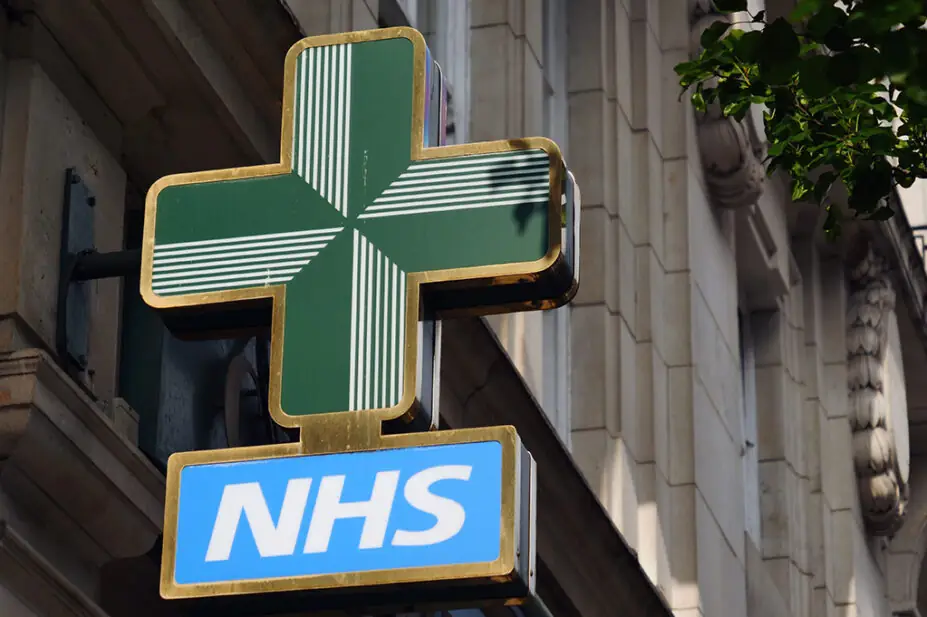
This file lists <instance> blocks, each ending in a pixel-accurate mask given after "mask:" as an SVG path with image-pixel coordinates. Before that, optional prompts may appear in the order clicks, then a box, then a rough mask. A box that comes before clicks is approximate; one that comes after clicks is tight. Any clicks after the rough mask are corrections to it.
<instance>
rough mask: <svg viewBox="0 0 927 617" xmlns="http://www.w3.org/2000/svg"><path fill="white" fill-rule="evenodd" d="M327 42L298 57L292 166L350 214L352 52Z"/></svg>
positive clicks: (328, 198)
mask: <svg viewBox="0 0 927 617" xmlns="http://www.w3.org/2000/svg"><path fill="white" fill-rule="evenodd" d="M352 48H353V46H352V45H350V44H347V45H329V46H326V47H313V48H310V49H306V50H305V51H303V52H302V53H301V54H300V55H299V58H298V59H297V61H296V93H295V97H296V100H295V104H294V122H293V169H294V171H295V172H296V173H297V174H299V176H300V177H302V178H303V180H305V181H306V182H307V183H308V184H309V185H310V186H311V187H312V188H314V189H315V190H316V191H318V192H319V194H320V195H321V196H322V197H323V198H325V199H326V200H327V201H328V202H329V203H331V204H332V205H333V206H334V207H335V209H337V210H338V211H339V212H341V214H342V215H344V216H347V215H348V162H349V156H350V145H351V114H350V110H351V50H352Z"/></svg>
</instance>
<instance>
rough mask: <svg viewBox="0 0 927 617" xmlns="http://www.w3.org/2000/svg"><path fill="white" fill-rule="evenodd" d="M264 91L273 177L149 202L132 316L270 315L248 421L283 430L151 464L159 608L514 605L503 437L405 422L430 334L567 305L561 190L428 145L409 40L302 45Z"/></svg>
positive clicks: (562, 184)
mask: <svg viewBox="0 0 927 617" xmlns="http://www.w3.org/2000/svg"><path fill="white" fill-rule="evenodd" d="M284 76H285V78H284V89H283V111H284V113H283V122H282V131H281V153H280V162H279V163H276V164H272V165H262V166H256V167H246V168H238V169H225V170H218V171H209V172H198V173H188V174H181V175H175V176H168V177H166V178H162V179H161V180H159V181H158V182H156V183H155V184H154V185H153V186H152V188H151V189H150V190H149V192H148V196H147V202H146V207H145V230H144V237H143V245H142V271H141V293H142V296H143V298H144V299H145V301H146V302H147V303H148V304H149V305H151V306H153V307H155V308H157V309H160V310H161V312H162V315H164V317H165V322H166V324H167V325H168V326H169V327H171V328H172V329H174V330H175V331H177V332H178V334H190V333H191V332H192V333H193V334H194V335H197V336H209V335H216V334H219V335H223V336H225V335H227V334H228V333H229V332H230V331H231V332H232V333H234V332H236V331H239V330H245V329H247V328H251V327H254V326H262V325H263V326H266V324H265V323H262V322H261V319H264V318H265V317H266V310H267V307H268V306H270V307H271V316H270V321H271V323H270V331H271V337H270V338H271V341H270V342H271V345H270V347H271V354H270V355H271V357H270V366H269V371H268V375H269V383H268V397H267V407H268V410H269V412H270V414H271V415H272V417H273V419H274V420H275V421H276V422H277V423H278V424H280V425H282V426H286V427H294V428H299V439H298V441H297V440H295V439H294V440H293V441H287V442H284V443H273V444H265V445H258V446H251V447H247V448H240V447H230V448H226V449H217V450H199V451H190V452H177V453H174V454H172V455H171V456H170V458H169V459H168V465H167V474H166V476H167V486H166V497H165V507H164V542H163V550H162V554H161V563H162V566H161V594H162V596H164V597H165V598H170V599H187V600H191V601H196V602H199V601H204V602H213V601H215V602H219V600H217V598H221V597H224V596H236V598H235V602H234V603H233V604H222V605H217V606H213V607H212V608H211V609H210V610H212V611H213V612H216V613H217V614H219V613H221V614H228V615H232V614H233V612H230V611H232V609H235V610H236V611H239V612H242V611H244V612H245V613H247V611H248V610H251V609H252V608H253V609H254V610H255V611H259V612H261V613H262V614H265V613H266V612H267V610H268V605H267V604H266V602H268V601H269V597H270V596H269V595H268V594H273V596H272V597H273V598H274V601H281V602H284V603H287V602H290V603H292V604H293V605H292V606H289V608H288V610H289V609H292V610H296V609H299V611H303V610H304V609H305V606H306V603H305V600H304V598H303V596H300V595H298V594H297V593H296V592H299V593H315V592H316V591H317V590H323V589H324V590H325V592H324V593H323V594H317V595H316V596H315V597H314V598H313V601H312V603H311V604H310V605H311V606H314V607H316V608H317V610H320V611H321V610H335V611H338V610H350V611H353V612H358V611H359V612H360V613H361V614H374V613H378V612H383V610H385V609H384V607H390V606H392V607H395V606H398V605H399V604H401V605H402V606H408V605H409V604H410V602H411V603H412V605H415V606H420V607H424V606H430V605H428V604H427V603H428V601H429V600H426V599H423V598H436V597H438V598H441V599H442V601H445V602H451V603H453V602H456V603H458V604H461V603H463V604H467V603H470V604H474V605H477V604H480V605H482V604H481V603H489V604H492V603H496V604H500V603H501V604H513V603H520V602H526V601H527V600H526V599H527V598H530V597H532V594H533V590H534V580H535V571H536V568H535V564H534V558H535V549H534V546H535V540H534V529H535V525H534V503H535V499H534V494H535V486H536V480H535V464H534V460H533V459H532V457H531V455H530V453H528V451H527V450H526V449H525V448H524V447H523V446H522V444H521V441H520V440H519V438H518V434H517V432H516V431H515V429H514V428H513V427H506V426H492V427H481V428H470V429H463V430H450V431H448V430H423V429H425V428H429V427H430V428H436V426H434V417H435V416H434V415H431V414H429V413H420V412H422V411H423V410H424V411H426V412H429V411H431V409H430V408H431V407H432V405H433V403H434V392H435V388H436V379H435V374H436V373H435V371H436V369H437V365H438V363H439V362H440V353H439V352H440V346H439V345H438V344H437V343H436V341H437V340H439V339H438V337H437V335H436V333H435V331H434V330H432V326H433V325H434V324H437V323H440V322H439V321H437V320H440V319H443V318H446V317H452V316H455V315H457V314H471V315H481V314H489V313H502V312H509V311H517V310H525V309H547V308H554V307H556V306H560V305H562V304H564V303H566V302H568V301H569V300H570V299H571V298H572V296H573V294H574V293H575V292H576V289H577V286H578V282H579V279H578V272H577V267H576V266H577V263H578V260H579V253H578V249H579V245H578V235H577V234H578V227H579V225H578V221H579V211H580V197H579V191H578V188H577V187H576V183H575V182H574V179H573V176H572V174H571V173H570V172H569V171H568V170H567V169H566V167H565V166H564V163H563V161H562V159H561V156H560V151H559V150H558V148H557V146H556V145H555V144H554V143H552V142H551V141H549V140H547V139H543V138H528V139H519V140H508V141H497V142H485V143H478V144H467V145H456V146H446V145H444V138H443V137H444V131H443V127H444V126H445V124H446V103H447V100H446V90H445V88H444V83H443V77H442V75H441V71H440V68H439V67H438V66H437V64H435V63H434V61H433V60H432V59H431V57H430V55H429V53H428V51H427V48H426V47H425V43H424V39H423V38H422V36H421V35H420V34H419V33H418V32H416V31H415V30H412V29H410V28H392V29H382V30H373V31H367V32H351V33H347V34H339V35H331V36H322V37H314V38H310V39H305V40H303V41H300V42H298V43H296V44H295V45H294V46H293V47H292V48H291V49H290V52H289V54H288V55H287V58H286V64H285V68H284ZM256 315H258V316H260V317H259V318H257V317H255V316H256ZM429 340H430V341H431V342H430V343H426V341H429ZM426 384H427V387H426ZM428 397H430V400H426V399H428ZM420 418H425V421H419V419H420ZM391 420H398V421H399V422H398V423H391V424H389V425H387V426H386V429H384V425H383V423H384V422H386V421H391ZM290 437H295V436H293V435H292V434H291V433H288V435H287V438H290ZM343 519H354V521H353V523H352V522H351V521H350V520H349V521H347V522H346V523H342V520H343ZM356 519H363V524H359V522H358V521H357V520H356ZM352 525H353V526H352ZM372 589H373V590H375V592H376V593H373V592H372V591H371V590H372ZM277 592H279V593H277ZM423 594H424V595H423ZM241 596H243V597H241ZM410 598H411V600H410ZM397 602H398V603H399V604H396V603H397ZM417 602H418V604H416V603H417ZM249 603H253V605H252V604H249ZM371 603H373V604H371ZM249 607H250V608H249ZM381 609H382V610H381ZM281 610H283V609H281ZM197 614H199V613H197Z"/></svg>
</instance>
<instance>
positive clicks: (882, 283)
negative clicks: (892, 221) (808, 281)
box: [847, 244, 909, 536]
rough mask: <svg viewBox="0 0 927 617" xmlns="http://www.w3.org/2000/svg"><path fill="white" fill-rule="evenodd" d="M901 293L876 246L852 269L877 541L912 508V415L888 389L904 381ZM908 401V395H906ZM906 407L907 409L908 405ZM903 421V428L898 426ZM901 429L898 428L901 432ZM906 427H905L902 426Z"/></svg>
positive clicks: (854, 351) (859, 419)
mask: <svg viewBox="0 0 927 617" xmlns="http://www.w3.org/2000/svg"><path fill="white" fill-rule="evenodd" d="M894 311H895V290H894V288H893V285H892V281H891V278H890V275H889V267H888V263H887V262H886V260H885V259H884V258H882V257H881V256H880V255H879V254H878V253H877V252H876V251H875V250H873V247H872V246H871V244H867V245H866V248H865V253H864V254H863V255H862V257H861V258H860V259H859V260H858V261H856V262H855V263H853V264H852V267H851V269H850V297H849V298H848V301H847V360H848V366H847V375H848V388H849V416H850V426H851V428H852V431H853V460H854V464H855V468H856V476H857V484H858V487H859V498H860V505H861V506H862V512H863V516H864V518H865V519H866V524H867V527H868V528H869V530H870V532H871V533H873V534H875V535H880V536H888V535H892V534H894V533H895V532H896V531H897V530H898V529H899V528H900V527H901V524H902V523H903V522H904V514H905V510H906V506H907V502H908V484H907V473H906V472H907V470H906V469H904V468H903V465H902V461H906V460H907V457H908V456H909V452H907V451H903V450H904V449H906V448H907V438H905V439H900V438H899V437H900V436H902V435H905V436H906V435H907V431H908V426H907V409H906V408H904V409H894V408H893V407H892V403H893V400H892V397H890V396H889V395H888V388H890V387H891V388H897V387H899V385H900V387H901V388H902V392H903V388H904V382H903V375H901V377H900V379H901V380H902V383H901V384H894V383H890V382H891V381H893V380H895V379H899V376H898V375H894V374H892V372H891V371H892V368H891V367H890V366H888V358H889V353H890V351H892V352H893V353H895V354H899V355H900V353H901V350H900V349H893V350H892V349H890V347H891V346H892V344H894V345H895V346H899V345H900V342H899V340H898V339H897V327H896V328H895V332H894V336H892V332H891V330H890V329H891V327H892V322H893V320H894V319H895V315H894ZM902 401H903V395H902ZM902 405H903V406H905V407H906V404H904V403H902ZM894 417H899V418H901V419H902V420H901V421H900V422H896V423H893V421H892V420H893V418H894ZM896 424H897V426H896ZM902 425H903V426H902Z"/></svg>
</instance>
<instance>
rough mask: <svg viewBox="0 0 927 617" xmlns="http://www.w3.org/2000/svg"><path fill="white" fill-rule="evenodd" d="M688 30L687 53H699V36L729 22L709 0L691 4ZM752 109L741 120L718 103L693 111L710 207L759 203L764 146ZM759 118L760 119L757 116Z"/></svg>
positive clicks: (763, 174) (760, 127) (759, 126)
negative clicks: (717, 25) (733, 116)
mask: <svg viewBox="0 0 927 617" xmlns="http://www.w3.org/2000/svg"><path fill="white" fill-rule="evenodd" d="M690 11H691V12H690V16H691V21H690V23H691V29H690V33H689V35H690V38H689V54H690V56H691V57H695V56H697V55H698V54H699V52H700V50H701V43H700V39H701V36H702V33H703V32H704V31H705V30H706V29H707V28H708V27H709V26H710V25H711V24H713V23H715V22H716V21H730V20H731V18H730V16H727V15H722V14H720V13H718V12H717V11H715V9H714V7H713V6H712V5H711V3H710V2H709V1H708V0H696V1H695V2H691V3H690ZM757 112H758V110H757V109H754V110H751V113H748V114H747V116H746V117H745V118H744V119H743V120H740V121H738V120H736V119H735V118H725V117H724V116H723V115H722V113H721V108H720V106H719V105H718V104H717V103H712V104H711V105H709V106H708V109H707V110H706V111H704V112H699V111H696V112H695V124H696V135H697V141H698V149H699V154H700V155H701V159H702V169H703V171H704V174H705V183H706V184H707V186H708V193H709V195H710V197H711V201H712V204H713V205H715V206H716V207H718V208H724V209H738V208H743V207H745V206H751V205H753V204H755V203H756V202H757V200H759V198H760V195H762V194H763V190H764V189H765V186H766V168H765V167H764V165H763V159H765V158H766V144H765V141H766V140H765V137H764V136H763V129H762V116H759V114H758V113H757ZM758 116H759V117H758Z"/></svg>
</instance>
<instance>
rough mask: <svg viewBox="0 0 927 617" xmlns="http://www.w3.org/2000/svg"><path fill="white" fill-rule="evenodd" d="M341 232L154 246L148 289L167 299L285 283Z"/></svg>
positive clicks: (290, 233)
mask: <svg viewBox="0 0 927 617" xmlns="http://www.w3.org/2000/svg"><path fill="white" fill-rule="evenodd" d="M342 229H343V228H342V227H332V228H328V229H318V230H312V231H295V232H286V233H276V234H262V235H256V236H238V237H235V238H222V239H217V240H196V241H193V242H172V243H165V244H157V245H155V248H154V262H153V267H152V282H151V287H152V289H153V290H154V292H155V293H156V294H158V295H159V296H171V295H178V294H185V293H194V292H205V291H222V290H226V289H237V288H241V287H266V286H268V285H276V284H278V283H286V282H288V281H290V280H292V279H293V277H294V276H296V275H297V274H298V273H299V272H300V271H301V270H302V269H303V268H304V267H305V266H306V264H308V263H309V262H310V261H311V260H312V258H313V257H315V256H316V255H318V254H319V251H321V250H322V249H324V248H325V247H326V246H327V245H328V244H329V242H331V241H332V240H333V239H334V238H335V235H336V234H337V233H338V232H339V231H341V230H342ZM254 247H258V248H254ZM236 258H238V259H236Z"/></svg>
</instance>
